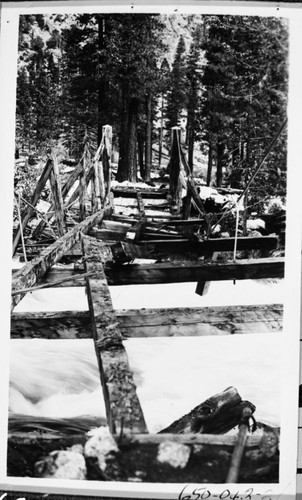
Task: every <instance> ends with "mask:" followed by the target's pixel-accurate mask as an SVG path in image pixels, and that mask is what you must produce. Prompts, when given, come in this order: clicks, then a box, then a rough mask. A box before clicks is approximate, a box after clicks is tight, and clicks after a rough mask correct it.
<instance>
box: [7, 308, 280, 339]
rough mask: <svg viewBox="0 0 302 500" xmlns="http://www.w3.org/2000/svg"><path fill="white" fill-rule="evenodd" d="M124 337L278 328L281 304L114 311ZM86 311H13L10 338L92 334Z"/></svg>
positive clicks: (262, 330) (273, 329)
mask: <svg viewBox="0 0 302 500" xmlns="http://www.w3.org/2000/svg"><path fill="white" fill-rule="evenodd" d="M115 314H116V317H117V321H118V323H119V327H120V331H121V333H122V335H123V337H125V338H129V337H132V338H139V337H186V336H191V337H193V336H194V337H195V336H204V335H234V334H246V333H248V334H250V333H266V332H281V331H282V326H283V306H282V305H281V304H269V305H262V304H258V305H256V306H228V307H222V306H215V307H200V308H199V307H184V308H178V309H172V308H171V309H124V310H116V311H115ZM91 337H92V330H91V327H90V322H89V313H88V311H59V312H54V311H52V312H28V313H20V312H14V313H13V314H12V317H11V338H49V339H51V338H91Z"/></svg>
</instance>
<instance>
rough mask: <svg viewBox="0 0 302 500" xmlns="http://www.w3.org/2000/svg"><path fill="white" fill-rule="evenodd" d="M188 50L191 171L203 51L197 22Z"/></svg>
mask: <svg viewBox="0 0 302 500" xmlns="http://www.w3.org/2000/svg"><path fill="white" fill-rule="evenodd" d="M192 38H193V39H192V43H191V47H190V52H189V55H188V58H187V145H188V163H189V166H190V169H191V170H192V171H193V153H194V143H195V141H196V139H197V137H198V136H199V132H200V108H201V80H202V69H203V68H202V66H203V53H202V50H201V44H202V39H203V30H202V26H201V25H200V24H198V25H197V26H196V28H195V30H194V32H193V37H192Z"/></svg>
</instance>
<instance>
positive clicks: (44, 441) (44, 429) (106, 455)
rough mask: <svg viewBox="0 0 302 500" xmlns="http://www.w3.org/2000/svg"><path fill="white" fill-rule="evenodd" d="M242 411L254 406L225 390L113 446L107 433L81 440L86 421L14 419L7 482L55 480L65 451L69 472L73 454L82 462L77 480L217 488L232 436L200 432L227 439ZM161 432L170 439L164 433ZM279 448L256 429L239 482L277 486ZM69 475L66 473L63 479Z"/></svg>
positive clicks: (265, 430)
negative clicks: (16, 478)
mask: <svg viewBox="0 0 302 500" xmlns="http://www.w3.org/2000/svg"><path fill="white" fill-rule="evenodd" d="M243 403H244V405H245V406H244V408H249V410H250V411H251V413H253V412H254V410H255V407H254V405H252V403H249V402H243V401H242V400H241V397H240V395H239V394H238V392H237V390H236V389H235V388H234V387H230V388H228V389H226V390H225V391H223V392H222V393H220V394H216V395H215V396H212V397H211V398H209V399H208V400H207V401H205V402H204V403H202V404H201V405H198V406H197V407H196V408H195V409H194V410H192V411H191V412H190V413H189V414H187V415H184V416H183V417H182V418H181V419H179V420H178V421H176V422H174V423H173V424H171V426H169V428H166V429H163V430H162V431H161V432H160V433H158V434H135V435H132V436H131V435H128V434H124V433H119V434H117V435H114V440H112V436H110V434H109V433H108V430H107V428H106V427H100V428H98V429H95V431H92V432H89V435H87V434H86V433H85V434H84V432H85V431H86V430H87V425H89V424H90V425H92V427H93V424H94V422H90V421H87V419H86V418H84V419H83V418H80V419H79V421H78V420H77V419H61V420H60V419H59V420H58V421H57V420H56V421H54V420H53V419H41V418H38V419H36V418H34V419H33V421H32V422H30V419H29V418H27V419H22V420H21V423H20V421H19V419H18V416H16V417H15V418H14V417H13V418H12V419H11V420H10V421H9V432H8V475H15V476H24V475H27V476H29V477H56V476H55V475H54V474H55V471H56V467H57V464H56V458H57V457H58V455H59V454H60V450H66V451H67V453H65V454H64V460H65V463H66V461H68V460H70V464H72V460H73V458H74V453H76V454H80V456H77V461H78V459H79V458H80V459H81V460H82V472H83V474H82V477H81V478H82V479H88V480H89V479H95V480H101V481H103V480H110V481H113V480H116V481H139V482H163V483H165V482H174V483H181V482H185V483H204V482H205V483H223V482H225V480H226V478H227V477H229V474H228V473H229V469H230V465H232V455H233V450H234V448H235V449H236V446H237V445H238V436H237V435H219V434H206V433H204V432H205V431H206V430H207V429H214V430H215V429H216V430H217V427H216V425H217V424H218V427H219V428H220V431H221V430H222V425H223V427H224V429H223V430H224V431H226V430H227V429H228V428H229V427H230V426H231V425H233V424H234V422H235V425H237V424H238V423H240V417H238V416H236V419H234V410H235V408H237V407H240V408H241V406H242V404H243ZM232 412H233V413H232ZM21 417H22V416H21ZM247 425H248V422H247ZM168 429H170V430H172V431H173V432H174V433H167V432H166V431H167V430H168ZM26 431H27V432H26ZM192 431H193V432H192ZM104 439H105V440H106V446H105V445H104V444H103V443H104ZM278 443H279V435H278V431H277V430H276V429H273V428H270V427H268V426H264V425H261V426H259V430H258V431H257V433H255V435H253V434H250V433H249V435H247V436H246V439H245V447H244V449H242V463H241V467H240V470H239V471H238V482H271V483H273V482H277V481H278V476H279V452H278ZM74 445H76V448H75V447H74ZM108 445H110V446H108ZM108 448H109V449H108ZM69 452H71V453H69ZM71 455H72V458H71ZM63 472H64V471H63ZM70 472H71V469H70V468H68V469H67V474H70ZM73 472H74V471H73V470H72V473H73ZM65 474H66V472H65ZM61 477H62V476H61ZM64 478H65V479H68V478H70V476H68V475H65V476H64ZM236 480H237V478H236Z"/></svg>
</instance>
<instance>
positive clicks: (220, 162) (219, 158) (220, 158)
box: [216, 141, 224, 187]
mask: <svg viewBox="0 0 302 500" xmlns="http://www.w3.org/2000/svg"><path fill="white" fill-rule="evenodd" d="M223 153H224V144H223V143H222V142H219V141H218V144H217V167H216V168H217V170H216V185H217V187H221V185H222V167H223Z"/></svg>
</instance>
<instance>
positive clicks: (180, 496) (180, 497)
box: [178, 485, 191, 500]
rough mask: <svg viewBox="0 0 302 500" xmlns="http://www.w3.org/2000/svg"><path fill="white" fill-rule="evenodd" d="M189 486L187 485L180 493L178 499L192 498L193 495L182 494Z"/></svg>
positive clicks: (188, 499)
mask: <svg viewBox="0 0 302 500" xmlns="http://www.w3.org/2000/svg"><path fill="white" fill-rule="evenodd" d="M187 487H188V485H186V486H185V487H184V488H183V489H182V490H181V492H180V494H179V497H178V500H191V495H187V496H184V497H183V496H182V495H183V492H184V491H185V489H186V488H187Z"/></svg>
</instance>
